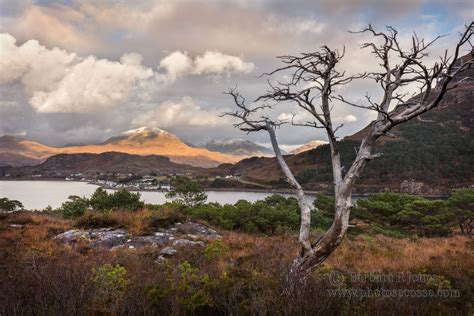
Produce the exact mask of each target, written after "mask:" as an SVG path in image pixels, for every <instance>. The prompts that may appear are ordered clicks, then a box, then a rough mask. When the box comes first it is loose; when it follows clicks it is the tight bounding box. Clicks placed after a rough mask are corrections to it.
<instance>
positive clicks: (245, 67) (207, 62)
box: [193, 51, 255, 75]
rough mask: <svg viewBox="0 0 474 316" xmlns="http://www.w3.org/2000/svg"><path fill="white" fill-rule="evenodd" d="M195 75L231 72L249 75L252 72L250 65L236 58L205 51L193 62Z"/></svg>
mask: <svg viewBox="0 0 474 316" xmlns="http://www.w3.org/2000/svg"><path fill="white" fill-rule="evenodd" d="M194 64H195V67H194V71H193V72H194V73H195V74H216V75H217V74H227V75H229V74H231V73H233V72H241V73H249V72H251V71H253V70H254V68H255V66H254V64H252V63H248V62H244V61H243V60H242V59H240V58H239V57H236V56H231V55H226V54H222V53H220V52H218V51H207V52H205V53H204V54H203V55H201V56H197V57H196V59H195V60H194Z"/></svg>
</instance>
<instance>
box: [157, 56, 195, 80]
mask: <svg viewBox="0 0 474 316" xmlns="http://www.w3.org/2000/svg"><path fill="white" fill-rule="evenodd" d="M160 68H164V69H166V71H167V75H168V80H169V81H171V82H173V81H175V80H176V79H177V78H178V77H180V76H182V75H184V74H186V73H188V72H190V70H191V69H192V68H193V61H192V59H191V58H190V57H189V56H188V53H187V52H182V51H179V50H177V51H175V52H173V53H171V54H169V55H168V56H166V57H165V58H163V59H162V60H161V61H160Z"/></svg>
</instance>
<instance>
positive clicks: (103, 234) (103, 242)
mask: <svg viewBox="0 0 474 316" xmlns="http://www.w3.org/2000/svg"><path fill="white" fill-rule="evenodd" d="M89 235H90V238H91V240H92V241H91V244H90V245H91V247H93V248H97V247H99V248H113V247H116V246H120V245H122V244H124V243H125V242H126V240H127V239H129V235H128V233H127V231H126V230H123V229H110V228H101V229H93V230H90V231H89Z"/></svg>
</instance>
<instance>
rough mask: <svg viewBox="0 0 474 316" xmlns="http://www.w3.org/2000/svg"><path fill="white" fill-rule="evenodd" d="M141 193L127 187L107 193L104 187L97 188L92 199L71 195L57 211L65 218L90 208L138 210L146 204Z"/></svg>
mask: <svg viewBox="0 0 474 316" xmlns="http://www.w3.org/2000/svg"><path fill="white" fill-rule="evenodd" d="M140 197H141V195H140V193H132V192H129V191H127V190H125V189H121V190H118V191H115V192H114V193H107V191H105V190H104V189H102V188H97V190H95V192H94V194H92V196H91V197H90V199H88V198H86V197H78V196H70V197H69V201H66V202H64V203H63V204H62V205H61V207H60V208H58V209H56V210H55V212H56V213H58V214H61V215H62V216H64V217H65V218H75V217H80V216H83V215H84V214H85V213H86V211H87V210H88V209H91V210H93V211H98V212H108V211H118V210H124V211H138V210H139V209H142V208H143V207H144V205H145V203H144V202H142V201H140Z"/></svg>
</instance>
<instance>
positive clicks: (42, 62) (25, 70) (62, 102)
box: [0, 34, 254, 113]
mask: <svg viewBox="0 0 474 316" xmlns="http://www.w3.org/2000/svg"><path fill="white" fill-rule="evenodd" d="M142 59H143V58H142V56H141V55H140V54H137V53H126V54H124V55H122V57H121V58H120V61H111V60H108V59H99V58H97V57H95V56H92V55H91V56H88V57H80V56H77V55H76V54H74V53H69V52H67V51H65V50H61V49H58V48H52V49H50V48H47V47H45V46H43V45H41V44H40V43H39V42H38V41H36V40H29V41H26V42H25V43H24V44H22V45H17V44H16V39H15V38H14V37H13V36H11V35H9V34H0V84H8V83H12V82H20V83H21V84H22V86H23V88H24V90H25V92H26V94H27V96H28V98H29V103H30V105H31V106H32V107H33V108H34V109H35V110H36V111H37V112H40V113H67V112H74V113H90V112H95V111H97V110H100V109H106V108H112V107H115V106H119V105H122V104H125V103H126V102H127V101H130V100H132V98H134V97H136V98H138V99H140V98H141V99H143V98H145V99H146V98H147V97H148V96H149V95H150V94H151V92H150V91H154V90H155V89H156V88H157V86H158V84H159V83H168V84H169V83H173V82H174V81H175V80H176V79H177V78H178V77H181V76H185V75H222V74H227V75H230V74H231V73H238V72H249V71H252V69H253V67H254V66H253V64H252V63H248V62H244V61H243V60H241V59H240V58H239V57H236V56H231V55H226V54H222V53H220V52H217V51H206V52H205V53H204V54H202V55H200V56H197V57H196V58H195V59H194V60H193V59H192V58H191V57H189V56H188V54H187V53H186V52H182V51H175V52H173V53H171V54H169V55H168V56H166V57H165V58H163V59H162V60H161V61H160V68H164V69H165V70H166V74H161V73H158V72H156V71H153V69H152V68H150V67H146V66H144V65H142Z"/></svg>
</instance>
